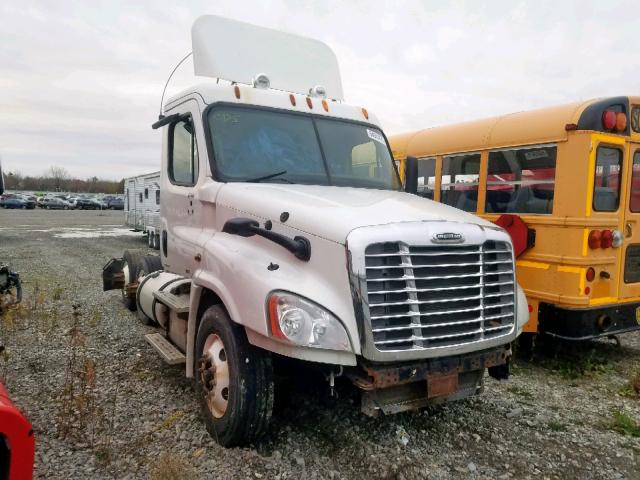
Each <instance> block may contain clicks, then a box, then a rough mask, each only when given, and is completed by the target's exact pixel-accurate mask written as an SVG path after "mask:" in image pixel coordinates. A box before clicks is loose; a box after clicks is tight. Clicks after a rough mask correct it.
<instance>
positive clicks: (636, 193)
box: [629, 150, 640, 213]
mask: <svg viewBox="0 0 640 480" xmlns="http://www.w3.org/2000/svg"><path fill="white" fill-rule="evenodd" d="M629 210H631V211H632V212H634V213H636V212H640V150H636V153H634V154H633V164H632V166H631V192H630V194H629Z"/></svg>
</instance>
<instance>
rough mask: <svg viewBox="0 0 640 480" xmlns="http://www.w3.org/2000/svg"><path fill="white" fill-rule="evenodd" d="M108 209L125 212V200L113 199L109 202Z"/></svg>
mask: <svg viewBox="0 0 640 480" xmlns="http://www.w3.org/2000/svg"><path fill="white" fill-rule="evenodd" d="M108 208H110V209H111V210H124V198H118V197H116V198H112V199H111V200H109V203H108Z"/></svg>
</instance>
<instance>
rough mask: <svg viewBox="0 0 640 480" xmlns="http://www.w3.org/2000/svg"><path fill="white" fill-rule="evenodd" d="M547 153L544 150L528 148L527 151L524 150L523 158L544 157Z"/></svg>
mask: <svg viewBox="0 0 640 480" xmlns="http://www.w3.org/2000/svg"><path fill="white" fill-rule="evenodd" d="M548 156H549V154H548V153H547V151H546V150H529V151H528V152H524V158H526V159H527V160H535V159H537V158H546V157H548Z"/></svg>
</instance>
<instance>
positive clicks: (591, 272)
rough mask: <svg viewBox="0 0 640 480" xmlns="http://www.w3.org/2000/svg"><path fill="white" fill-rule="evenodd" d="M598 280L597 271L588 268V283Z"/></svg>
mask: <svg viewBox="0 0 640 480" xmlns="http://www.w3.org/2000/svg"><path fill="white" fill-rule="evenodd" d="M594 278H596V270H595V269H594V268H593V267H589V268H587V282H593V279H594Z"/></svg>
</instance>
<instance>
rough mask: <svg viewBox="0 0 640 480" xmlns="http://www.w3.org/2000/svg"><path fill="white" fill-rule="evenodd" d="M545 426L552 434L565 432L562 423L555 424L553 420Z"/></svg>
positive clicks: (565, 427)
mask: <svg viewBox="0 0 640 480" xmlns="http://www.w3.org/2000/svg"><path fill="white" fill-rule="evenodd" d="M547 426H548V427H549V430H551V431H552V432H566V431H567V426H566V425H565V424H564V423H561V422H556V421H555V420H552V421H550V422H549V423H548V424H547Z"/></svg>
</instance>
